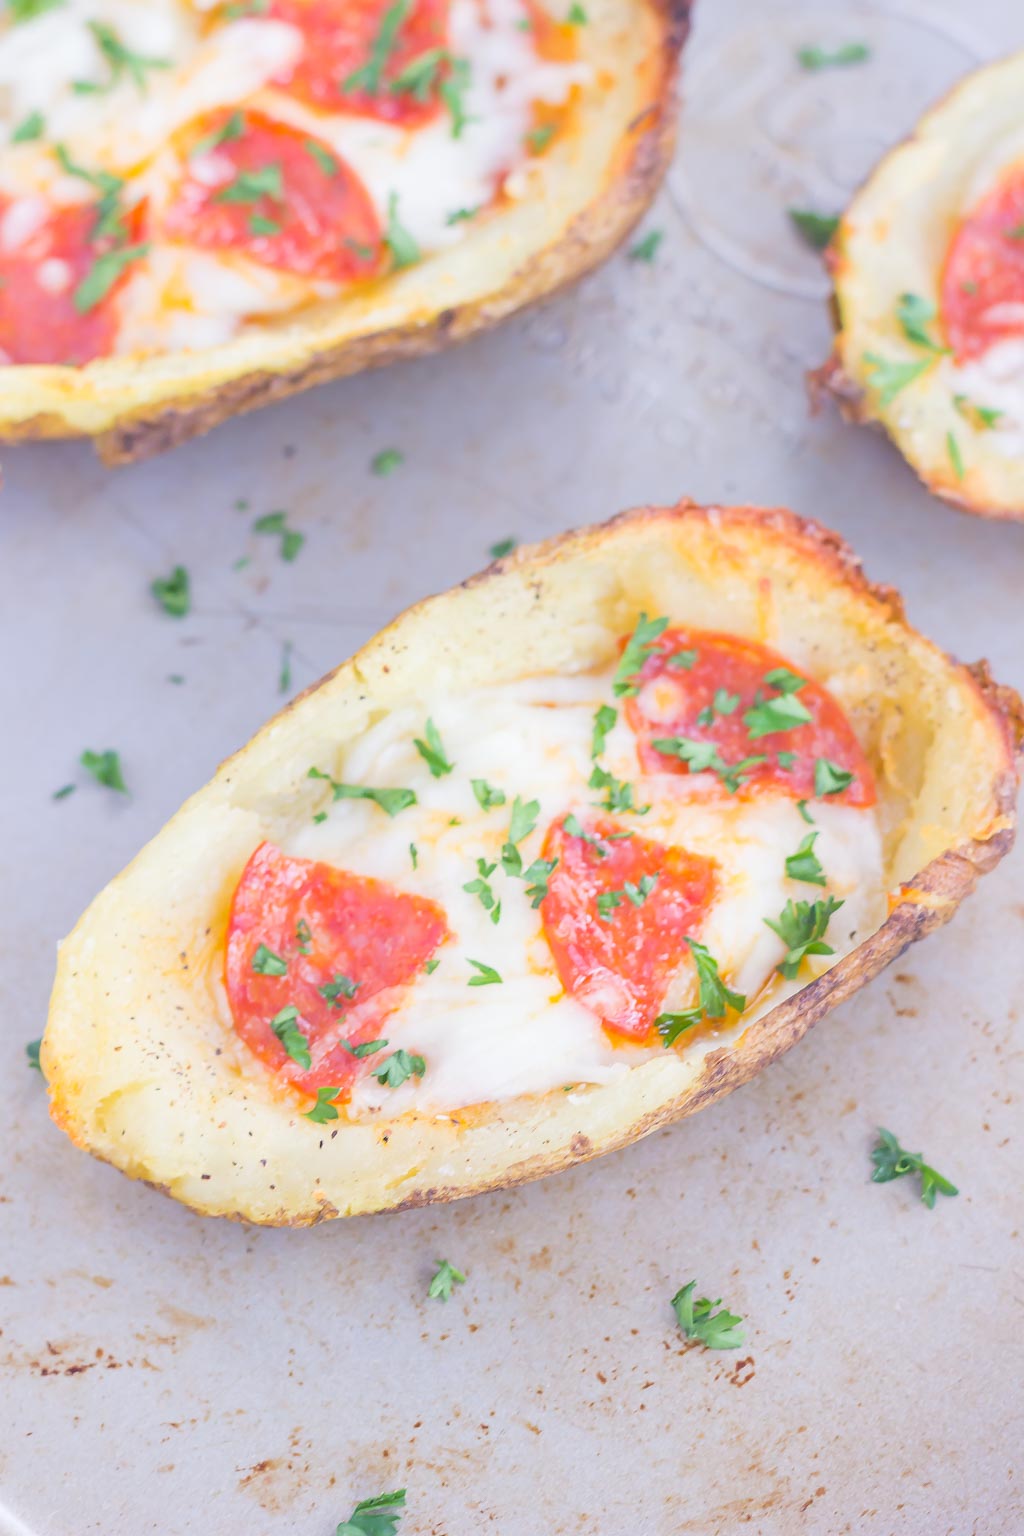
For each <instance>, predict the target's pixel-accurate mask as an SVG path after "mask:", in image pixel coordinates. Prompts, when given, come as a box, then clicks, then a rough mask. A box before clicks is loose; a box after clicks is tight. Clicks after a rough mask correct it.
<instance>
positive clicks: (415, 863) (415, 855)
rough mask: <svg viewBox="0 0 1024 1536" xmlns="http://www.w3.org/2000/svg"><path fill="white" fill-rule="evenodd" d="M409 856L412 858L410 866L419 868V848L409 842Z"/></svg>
mask: <svg viewBox="0 0 1024 1536" xmlns="http://www.w3.org/2000/svg"><path fill="white" fill-rule="evenodd" d="M409 857H410V859H411V860H412V867H413V869H419V867H420V855H419V850H418V848H417V847H416V844H415V843H410V844H409Z"/></svg>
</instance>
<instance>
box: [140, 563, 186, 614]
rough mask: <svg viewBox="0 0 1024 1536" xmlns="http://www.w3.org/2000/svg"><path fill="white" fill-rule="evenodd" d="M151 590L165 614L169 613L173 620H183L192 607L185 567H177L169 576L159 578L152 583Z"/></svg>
mask: <svg viewBox="0 0 1024 1536" xmlns="http://www.w3.org/2000/svg"><path fill="white" fill-rule="evenodd" d="M149 590H150V591H151V592H152V594H153V596H154V597H155V598H156V600H157V602H158V603H159V604H160V606H161V608H162V609H163V611H164V613H169V614H170V615H171V617H172V618H173V619H183V618H184V617H185V615H186V613H188V611H189V609H190V608H191V606H192V594H191V591H190V589H189V579H188V571H186V569H185V567H184V566H183V565H176V566H175V567H174V570H173V571H172V572H171V574H170V575H169V576H158V577H157V578H156V580H155V581H153V582H151V583H150V588H149Z"/></svg>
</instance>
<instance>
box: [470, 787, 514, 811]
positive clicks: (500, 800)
mask: <svg viewBox="0 0 1024 1536" xmlns="http://www.w3.org/2000/svg"><path fill="white" fill-rule="evenodd" d="M469 782H470V784H471V786H472V789H473V794H474V795H475V796H476V803H477V805H478V806H479V807H480V809H481V810H482V811H492V810H493V809H494V808H495V806H498V805H504V804H505V791H504V790H503V789H495V788H494V786H493V784H488V782H487V780H486V779H470V781H469Z"/></svg>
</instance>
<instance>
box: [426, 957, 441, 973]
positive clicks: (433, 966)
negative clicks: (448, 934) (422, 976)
mask: <svg viewBox="0 0 1024 1536" xmlns="http://www.w3.org/2000/svg"><path fill="white" fill-rule="evenodd" d="M440 964H441V962H440V960H438V959H434V960H428V961H427V963H426V965H425V966H424V967H423V969H424V970H425V971H426V973H427V975H428V976H433V974H434V972H435V971H436V970H437V968H438V966H439V965H440Z"/></svg>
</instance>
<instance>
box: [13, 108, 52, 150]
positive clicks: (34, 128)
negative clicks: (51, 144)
mask: <svg viewBox="0 0 1024 1536" xmlns="http://www.w3.org/2000/svg"><path fill="white" fill-rule="evenodd" d="M45 131H46V119H45V118H44V117H43V114H42V113H41V112H30V113H29V114H28V116H27V117H23V118H22V120H21V122H20V123H19V124H18V126H17V127H16V128H15V129H14V130H13V132H12V134H11V143H12V144H29V143H31V142H32V140H33V139H41V138H42V136H43V134H44V132H45Z"/></svg>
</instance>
